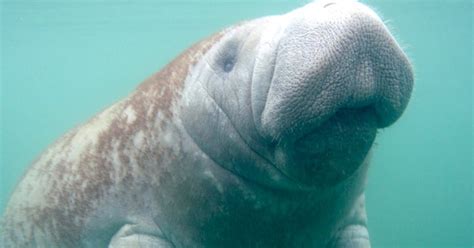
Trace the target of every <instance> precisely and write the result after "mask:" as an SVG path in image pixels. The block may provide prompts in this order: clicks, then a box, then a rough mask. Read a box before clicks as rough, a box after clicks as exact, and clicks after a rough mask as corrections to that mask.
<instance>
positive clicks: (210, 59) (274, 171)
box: [1, 1, 413, 248]
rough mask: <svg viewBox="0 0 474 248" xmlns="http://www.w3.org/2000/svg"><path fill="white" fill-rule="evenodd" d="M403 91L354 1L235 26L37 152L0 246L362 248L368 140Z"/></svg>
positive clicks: (378, 31)
mask: <svg viewBox="0 0 474 248" xmlns="http://www.w3.org/2000/svg"><path fill="white" fill-rule="evenodd" d="M412 87H413V72H412V69H411V65H410V63H409V60H408V59H407V56H406V55H405V54H404V52H403V51H402V49H401V48H400V46H399V45H398V44H397V42H396V41H395V39H394V38H393V36H392V35H391V34H390V32H389V31H388V29H387V28H386V27H385V26H384V24H383V22H382V20H381V19H380V18H379V17H378V16H377V15H376V14H375V13H374V12H373V11H372V10H371V9H369V8H368V7H366V6H365V5H363V4H361V3H358V2H355V1H315V2H311V3H308V4H307V5H305V6H303V7H301V8H298V9H296V10H293V11H291V12H289V13H286V14H283V15H278V16H269V17H263V18H259V19H256V20H252V21H247V22H242V23H239V24H237V25H235V26H232V27H229V28H227V29H225V30H223V31H221V32H218V33H216V34H214V35H212V36H211V37H209V38H207V39H204V40H203V41H201V42H199V43H197V44H195V45H194V46H192V47H191V48H189V49H188V50H186V51H185V52H184V53H182V54H181V55H180V56H178V57H177V58H176V59H175V60H174V61H172V62H171V63H170V64H168V65H167V66H166V67H164V68H163V69H162V70H161V71H159V72H158V73H156V74H154V75H152V76H151V77H150V78H148V79H146V80H145V81H144V82H143V83H142V84H140V85H139V86H138V87H137V88H136V89H135V90H134V91H133V92H132V93H131V94H130V95H128V96H127V97H126V98H124V99H123V100H121V101H119V102H117V103H115V104H113V105H112V106H110V107H108V108H107V109H105V110H104V111H103V112H101V113H99V114H97V115H96V116H94V117H93V118H92V119H91V120H89V121H88V122H86V123H85V124H82V125H80V126H78V127H77V128H75V129H73V130H71V131H70V132H68V133H67V134H65V135H64V136H63V137H62V138H60V139H59V140H57V141H56V142H55V143H54V144H53V145H51V146H50V147H49V148H48V149H47V150H46V151H45V152H44V153H43V154H42V155H41V156H40V157H39V158H38V159H37V160H36V161H35V162H34V163H33V164H32V166H31V167H30V169H29V170H28V171H27V173H26V174H25V175H24V176H23V178H22V180H21V181H20V183H19V184H18V186H17V188H16V189H15V191H14V192H13V194H12V196H11V198H10V200H9V203H8V205H7V208H6V211H5V213H4V215H3V218H2V224H1V225H2V230H1V239H2V240H1V243H2V244H3V246H4V247H106V246H108V247H353V248H354V247H370V240H369V234H368V230H367V217H366V211H365V200H364V187H365V183H366V178H367V169H368V166H369V160H370V154H371V152H370V151H371V146H372V143H373V142H374V139H375V137H376V133H377V130H378V129H381V128H385V127H387V126H389V125H391V124H392V123H394V122H395V121H396V120H397V119H398V118H399V117H400V116H401V114H402V112H403V111H404V109H405V108H406V106H407V103H408V101H409V98H410V94H411V91H412Z"/></svg>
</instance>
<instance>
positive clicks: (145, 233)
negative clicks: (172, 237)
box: [109, 224, 174, 248]
mask: <svg viewBox="0 0 474 248" xmlns="http://www.w3.org/2000/svg"><path fill="white" fill-rule="evenodd" d="M109 247H110V248H126V247H144V248H174V245H173V244H172V243H171V242H169V241H168V240H167V239H166V238H165V237H164V236H163V234H162V232H161V231H160V229H159V228H158V227H156V226H154V225H148V224H125V225H124V226H122V228H120V229H119V231H118V232H117V233H116V234H115V235H114V236H113V237H112V239H111V241H110V244H109Z"/></svg>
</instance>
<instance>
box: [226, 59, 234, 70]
mask: <svg viewBox="0 0 474 248" xmlns="http://www.w3.org/2000/svg"><path fill="white" fill-rule="evenodd" d="M234 64H235V63H234V60H233V59H226V60H224V71H225V72H230V71H231V70H232V68H234Z"/></svg>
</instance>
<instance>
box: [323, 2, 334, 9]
mask: <svg viewBox="0 0 474 248" xmlns="http://www.w3.org/2000/svg"><path fill="white" fill-rule="evenodd" d="M334 4H336V3H334V2H330V3H327V4H325V5H324V6H323V8H327V7H329V6H331V5H334Z"/></svg>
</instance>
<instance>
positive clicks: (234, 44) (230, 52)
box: [215, 39, 240, 73]
mask: <svg viewBox="0 0 474 248" xmlns="http://www.w3.org/2000/svg"><path fill="white" fill-rule="evenodd" d="M239 45H240V44H239V41H237V40H235V39H231V40H228V41H226V42H225V43H224V44H223V45H222V46H221V48H220V49H219V50H218V52H217V57H216V60H215V65H216V66H217V68H219V70H221V71H222V72H225V73H228V72H230V71H232V69H234V66H235V64H236V63H237V57H238V52H239Z"/></svg>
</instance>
